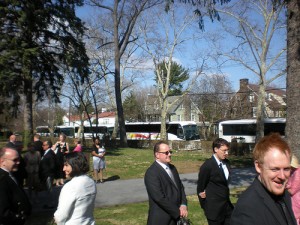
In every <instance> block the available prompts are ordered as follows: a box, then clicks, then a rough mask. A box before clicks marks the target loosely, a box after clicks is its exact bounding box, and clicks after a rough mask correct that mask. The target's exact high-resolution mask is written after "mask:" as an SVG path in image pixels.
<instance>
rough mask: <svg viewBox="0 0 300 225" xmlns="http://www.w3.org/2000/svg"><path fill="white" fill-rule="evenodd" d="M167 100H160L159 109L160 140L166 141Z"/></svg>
mask: <svg viewBox="0 0 300 225" xmlns="http://www.w3.org/2000/svg"><path fill="white" fill-rule="evenodd" d="M167 110H168V108H167V99H166V98H163V99H162V108H161V120H160V122H161V124H160V140H168V134H167V128H166V122H167Z"/></svg>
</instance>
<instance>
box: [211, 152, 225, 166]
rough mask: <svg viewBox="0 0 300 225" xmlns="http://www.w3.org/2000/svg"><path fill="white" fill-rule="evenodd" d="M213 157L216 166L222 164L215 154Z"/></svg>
mask: <svg viewBox="0 0 300 225" xmlns="http://www.w3.org/2000/svg"><path fill="white" fill-rule="evenodd" d="M213 157H214V158H215V160H216V161H217V164H218V165H220V163H222V164H224V163H223V162H222V161H220V160H219V159H218V158H217V157H216V156H215V154H213Z"/></svg>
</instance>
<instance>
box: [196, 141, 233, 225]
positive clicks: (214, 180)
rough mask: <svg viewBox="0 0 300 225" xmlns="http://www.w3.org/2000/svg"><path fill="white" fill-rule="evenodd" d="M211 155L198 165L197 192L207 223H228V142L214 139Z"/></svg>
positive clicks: (229, 207) (211, 224) (231, 207)
mask: <svg viewBox="0 0 300 225" xmlns="http://www.w3.org/2000/svg"><path fill="white" fill-rule="evenodd" d="M212 149H213V153H214V154H213V156H212V157H211V158H210V159H208V160H206V161H205V162H204V163H203V165H202V166H201V167H200V171H199V175H198V184H197V194H198V198H199V202H200V205H201V208H203V210H204V213H205V216H206V219H207V221H208V224H209V225H228V224H229V221H230V216H231V213H232V210H233V205H232V204H231V202H230V199H229V187H228V181H229V179H230V165H229V160H228V159H227V156H228V151H229V143H228V142H227V141H226V140H224V139H222V138H218V139H216V140H215V141H214V142H213V144H212Z"/></svg>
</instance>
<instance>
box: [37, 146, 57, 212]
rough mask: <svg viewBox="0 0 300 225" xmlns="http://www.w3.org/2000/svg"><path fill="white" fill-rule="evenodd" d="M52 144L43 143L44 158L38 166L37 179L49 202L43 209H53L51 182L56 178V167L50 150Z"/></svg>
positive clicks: (54, 158)
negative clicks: (47, 193)
mask: <svg viewBox="0 0 300 225" xmlns="http://www.w3.org/2000/svg"><path fill="white" fill-rule="evenodd" d="M51 147H52V142H51V141H44V142H43V149H44V152H45V153H44V156H43V157H42V159H41V162H40V165H39V178H40V181H41V183H42V185H43V187H44V189H46V190H47V191H48V192H49V196H50V201H49V203H48V204H46V205H44V207H45V208H53V207H54V196H53V193H52V185H53V180H54V178H55V177H56V174H57V170H58V166H57V162H56V156H55V153H54V151H53V150H52V149H51Z"/></svg>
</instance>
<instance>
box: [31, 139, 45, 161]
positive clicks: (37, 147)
mask: <svg viewBox="0 0 300 225" xmlns="http://www.w3.org/2000/svg"><path fill="white" fill-rule="evenodd" d="M33 146H34V149H35V150H36V151H39V152H40V154H41V157H43V155H44V153H45V152H44V150H43V142H42V141H41V140H37V141H35V142H33Z"/></svg>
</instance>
